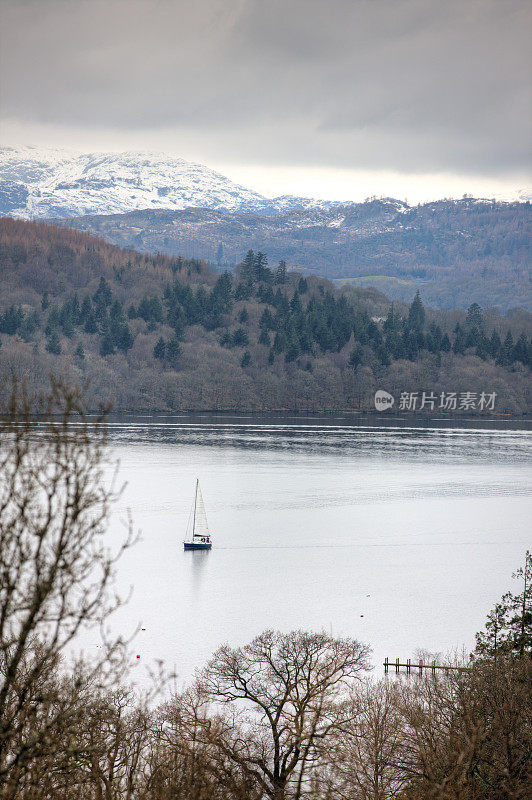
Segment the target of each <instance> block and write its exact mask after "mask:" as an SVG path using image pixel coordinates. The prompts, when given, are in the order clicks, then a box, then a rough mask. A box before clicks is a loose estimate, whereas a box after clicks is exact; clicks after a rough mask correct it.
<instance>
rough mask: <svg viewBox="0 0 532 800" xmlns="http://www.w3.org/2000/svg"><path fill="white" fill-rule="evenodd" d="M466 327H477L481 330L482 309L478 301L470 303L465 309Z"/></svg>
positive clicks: (482, 325)
mask: <svg viewBox="0 0 532 800" xmlns="http://www.w3.org/2000/svg"><path fill="white" fill-rule="evenodd" d="M465 324H466V328H477V329H478V330H479V331H481V330H482V329H483V327H484V319H483V317H482V309H481V308H480V306H479V304H478V303H471V305H470V306H469V308H468V309H467V315H466V321H465Z"/></svg>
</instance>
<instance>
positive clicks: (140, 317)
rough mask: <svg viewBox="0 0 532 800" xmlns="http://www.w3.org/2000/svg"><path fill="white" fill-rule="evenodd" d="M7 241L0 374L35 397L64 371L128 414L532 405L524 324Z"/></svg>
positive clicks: (61, 238)
mask: <svg viewBox="0 0 532 800" xmlns="http://www.w3.org/2000/svg"><path fill="white" fill-rule="evenodd" d="M0 234H1V235H0V242H1V245H0V270H1V274H2V286H3V288H4V287H5V288H4V291H3V294H2V301H0V365H1V364H3V365H4V368H6V367H7V368H8V369H11V370H13V369H14V370H15V371H16V372H18V373H22V372H26V373H27V374H28V375H30V376H31V380H33V381H34V388H37V385H38V382H39V381H41V383H42V381H43V380H45V379H46V375H47V373H48V372H50V371H54V372H56V371H57V369H58V367H60V368H61V369H62V370H63V371H64V373H65V375H68V376H69V377H70V378H71V379H75V380H80V378H81V377H83V378H86V379H88V380H89V381H90V383H91V384H93V385H94V386H97V387H99V388H98V391H103V392H104V393H105V392H108V393H111V392H112V393H113V394H114V398H115V404H116V408H117V410H126V409H129V410H136V409H145V408H154V409H155V408H156V409H165V408H166V409H193V410H200V409H204V408H208V409H227V410H241V409H244V408H247V409H250V410H277V409H279V410H283V409H287V410H306V411H309V410H314V411H327V410H349V409H353V410H354V409H364V408H371V404H372V395H373V394H374V392H375V390H376V389H377V388H383V389H385V390H387V391H393V392H403V391H405V392H413V391H425V390H431V391H432V390H434V391H436V390H439V391H440V392H442V391H446V390H447V391H454V392H456V391H473V392H477V393H478V392H482V391H487V390H489V391H491V392H493V391H496V393H497V395H498V396H499V404H498V410H500V411H503V412H511V413H519V412H523V411H526V410H527V409H528V408H529V407H530V395H529V391H530V367H531V365H532V338H531V336H530V332H531V331H532V324H531V320H530V315H527V314H526V313H525V312H518V313H512V314H508V315H507V316H506V317H501V316H500V315H497V314H495V313H494V312H493V310H488V311H484V312H483V310H482V309H481V308H480V307H479V306H478V304H476V303H473V304H471V305H470V307H469V309H468V311H467V313H465V312H437V311H434V310H432V309H425V308H424V306H423V303H422V301H421V298H420V296H419V293H417V294H416V296H415V298H414V300H413V301H412V303H411V304H410V305H405V304H403V303H396V304H393V303H390V302H389V301H388V300H387V299H386V298H385V297H384V296H383V295H380V294H379V293H378V292H376V291H375V290H372V289H359V290H353V289H346V290H345V291H338V290H335V289H334V288H333V287H332V286H331V284H329V283H328V282H327V281H325V280H323V279H318V278H315V277H304V276H302V275H300V274H298V273H295V272H293V271H291V270H288V268H287V265H286V263H285V262H284V261H282V260H281V261H280V262H279V264H278V265H277V266H276V267H275V268H274V269H271V268H270V267H269V266H268V261H267V257H266V255H265V254H264V253H262V252H257V253H254V252H253V251H251V250H250V251H249V252H248V253H247V254H246V256H245V258H244V259H243V261H242V263H241V264H240V266H239V267H238V268H237V269H236V270H235V272H234V274H230V273H227V272H226V273H224V274H223V275H220V276H218V277H216V275H214V274H213V273H212V272H210V271H209V270H208V268H207V267H206V265H205V264H204V263H202V262H198V261H187V260H185V259H182V258H169V257H167V256H155V257H153V258H152V257H148V256H144V255H141V254H138V253H134V252H132V251H123V250H120V249H118V248H116V247H112V246H111V245H108V244H106V243H104V242H101V241H100V240H97V239H94V238H93V237H91V236H88V235H86V234H81V233H79V232H73V231H69V230H67V229H59V228H54V227H53V226H46V225H42V224H35V223H26V222H15V221H14V220H9V219H4V220H0ZM89 264H90V265H91V266H90V267H89V266H88V265H89ZM9 300H11V302H8V301H9ZM505 323H506V327H505ZM525 328H526V330H525ZM54 359H55V360H56V361H54ZM117 376H120V380H118V381H117V380H116V377H117ZM400 380H401V381H402V385H400V384H399V381H400ZM445 380H447V381H448V384H447V386H445V385H444V382H445ZM429 382H430V385H429ZM488 384H489V385H488ZM95 399H97V398H96V397H95Z"/></svg>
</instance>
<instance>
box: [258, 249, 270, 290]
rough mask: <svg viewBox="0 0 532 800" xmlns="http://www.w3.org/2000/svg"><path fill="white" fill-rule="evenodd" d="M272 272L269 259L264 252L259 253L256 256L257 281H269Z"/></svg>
mask: <svg viewBox="0 0 532 800" xmlns="http://www.w3.org/2000/svg"><path fill="white" fill-rule="evenodd" d="M271 277H272V273H271V271H270V270H269V269H268V259H267V257H266V255H265V254H264V253H260V252H259V253H257V255H256V256H255V268H254V278H255V280H256V281H265V282H267V283H268V282H269V281H270V280H271Z"/></svg>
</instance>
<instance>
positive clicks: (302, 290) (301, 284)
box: [297, 278, 310, 363]
mask: <svg viewBox="0 0 532 800" xmlns="http://www.w3.org/2000/svg"><path fill="white" fill-rule="evenodd" d="M297 291H298V292H299V294H306V293H307V292H308V282H307V279H306V278H300V279H299V281H298V284H297ZM309 363H310V362H309Z"/></svg>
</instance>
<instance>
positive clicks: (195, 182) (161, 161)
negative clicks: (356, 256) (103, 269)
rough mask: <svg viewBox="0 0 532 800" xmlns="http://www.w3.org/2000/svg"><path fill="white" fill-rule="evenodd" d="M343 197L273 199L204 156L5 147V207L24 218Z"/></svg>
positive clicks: (1, 189)
mask: <svg viewBox="0 0 532 800" xmlns="http://www.w3.org/2000/svg"><path fill="white" fill-rule="evenodd" d="M336 205H339V203H332V202H328V201H321V200H310V199H307V198H300V197H291V196H283V197H279V198H275V199H273V200H271V199H269V198H266V197H263V196H262V195H260V194H258V193H257V192H254V191H251V190H250V189H246V188H245V187H244V186H239V185H238V184H236V183H233V182H232V181H230V180H229V179H228V178H226V177H224V176H223V175H220V174H219V173H218V172H214V171H213V170H212V169H209V168H208V167H204V166H202V165H201V164H193V163H191V162H189V161H184V160H183V159H181V158H174V157H172V156H167V155H164V154H161V153H149V152H142V153H141V152H127V153H84V154H81V155H80V154H75V153H71V152H69V151H66V150H59V149H51V148H47V149H42V148H35V147H0V215H3V216H5V215H10V216H16V217H23V218H26V219H39V218H52V217H56V218H57V217H59V218H63V219H69V218H71V217H78V216H81V215H83V214H122V213H127V212H129V211H138V210H140V209H151V210H155V209H169V210H172V211H177V210H180V209H184V208H189V207H201V208H209V209H218V210H223V211H253V212H257V213H261V214H276V213H280V212H286V211H290V210H293V209H307V208H308V209H311V208H332V207H334V206H336Z"/></svg>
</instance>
